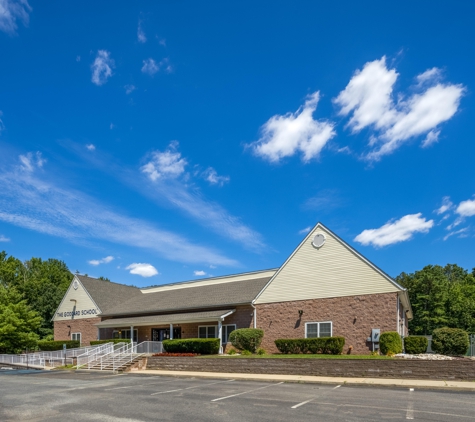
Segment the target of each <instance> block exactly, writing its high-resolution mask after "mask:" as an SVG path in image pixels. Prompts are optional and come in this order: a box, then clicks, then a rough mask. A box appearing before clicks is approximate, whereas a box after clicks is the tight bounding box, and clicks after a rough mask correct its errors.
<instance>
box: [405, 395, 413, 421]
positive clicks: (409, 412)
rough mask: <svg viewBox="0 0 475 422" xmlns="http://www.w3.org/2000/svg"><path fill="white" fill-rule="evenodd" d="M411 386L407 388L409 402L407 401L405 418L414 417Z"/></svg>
mask: <svg viewBox="0 0 475 422" xmlns="http://www.w3.org/2000/svg"><path fill="white" fill-rule="evenodd" d="M412 392H414V389H413V388H410V389H409V402H408V403H407V410H406V419H414V400H413V399H412V394H411V393H412Z"/></svg>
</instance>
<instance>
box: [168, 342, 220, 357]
mask: <svg viewBox="0 0 475 422" xmlns="http://www.w3.org/2000/svg"><path fill="white" fill-rule="evenodd" d="M162 344H163V348H164V349H165V350H166V351H167V352H168V353H199V354H201V355H215V354H218V353H219V338H188V339H177V340H163V342H162Z"/></svg>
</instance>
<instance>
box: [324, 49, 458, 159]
mask: <svg viewBox="0 0 475 422" xmlns="http://www.w3.org/2000/svg"><path fill="white" fill-rule="evenodd" d="M440 77H441V72H440V70H439V69H437V68H433V69H430V70H428V71H426V72H424V73H422V74H420V75H418V76H417V78H416V79H417V81H418V83H417V85H416V86H415V90H416V92H414V93H413V94H412V95H410V96H409V97H405V96H404V95H402V94H399V95H398V96H397V99H396V100H395V98H394V97H395V95H394V92H393V91H394V85H395V83H396V80H397V78H398V73H397V72H396V70H395V69H389V68H388V67H387V65H386V57H382V58H381V59H380V60H375V61H373V62H368V63H366V64H365V65H364V67H363V69H361V70H357V71H356V72H355V74H354V75H353V77H352V78H351V80H350V82H349V83H348V85H347V86H346V88H345V89H344V90H343V91H341V92H340V94H339V95H338V97H337V98H335V99H334V100H333V101H334V103H335V104H336V105H337V107H339V114H340V115H342V116H351V117H350V119H349V122H348V126H349V128H350V129H351V130H352V132H353V133H357V132H359V131H361V130H362V129H364V128H370V129H373V131H374V132H373V135H372V136H371V138H370V141H369V148H370V150H369V152H368V153H367V154H366V158H367V159H369V160H379V159H380V158H381V157H382V156H384V155H387V154H391V153H392V152H393V151H395V150H396V149H397V148H399V147H400V146H401V145H402V144H403V143H404V142H406V141H408V140H410V139H411V138H414V137H416V136H421V135H426V137H425V139H424V141H423V143H422V146H424V147H427V146H429V145H431V144H433V143H434V142H437V140H438V137H439V134H440V130H439V129H438V127H439V125H440V124H441V123H443V122H445V121H447V120H449V119H451V118H452V117H453V115H454V114H455V113H456V112H457V110H458V108H459V104H460V99H461V97H462V95H463V93H464V90H465V88H464V87H463V86H462V85H455V84H450V83H445V84H444V83H441V82H440Z"/></svg>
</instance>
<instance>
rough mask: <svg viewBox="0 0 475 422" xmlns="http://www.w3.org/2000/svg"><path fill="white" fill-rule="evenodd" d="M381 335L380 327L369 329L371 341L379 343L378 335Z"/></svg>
mask: <svg viewBox="0 0 475 422" xmlns="http://www.w3.org/2000/svg"><path fill="white" fill-rule="evenodd" d="M380 335H381V329H380V328H373V329H372V330H371V341H372V342H373V343H379V336H380Z"/></svg>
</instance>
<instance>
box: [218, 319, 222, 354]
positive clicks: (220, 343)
mask: <svg viewBox="0 0 475 422" xmlns="http://www.w3.org/2000/svg"><path fill="white" fill-rule="evenodd" d="M218 338H219V354H220V355H222V354H223V322H222V321H218Z"/></svg>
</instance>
